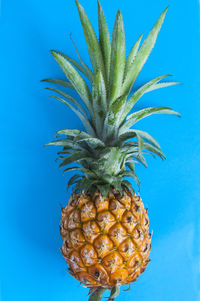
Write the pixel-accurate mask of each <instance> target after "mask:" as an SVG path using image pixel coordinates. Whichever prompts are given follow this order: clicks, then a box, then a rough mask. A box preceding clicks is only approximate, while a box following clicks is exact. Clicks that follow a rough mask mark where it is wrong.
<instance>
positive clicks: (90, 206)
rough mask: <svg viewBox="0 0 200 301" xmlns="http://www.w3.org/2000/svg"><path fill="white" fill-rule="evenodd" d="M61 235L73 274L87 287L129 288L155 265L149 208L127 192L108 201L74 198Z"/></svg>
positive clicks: (66, 210) (65, 211) (64, 216)
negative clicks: (151, 255)
mask: <svg viewBox="0 0 200 301" xmlns="http://www.w3.org/2000/svg"><path fill="white" fill-rule="evenodd" d="M60 232H61V237H62V239H63V246H62V249H61V252H62V254H63V256H64V258H65V260H66V262H67V264H68V265H69V271H70V273H71V274H72V275H73V276H74V277H75V278H76V279H77V280H79V281H80V282H82V283H83V284H84V285H86V286H87V287H104V288H112V287H113V286H116V285H121V284H129V283H130V282H134V281H136V279H137V277H138V276H139V275H140V274H141V273H143V272H144V270H145V268H146V266H147V264H148V263H149V253H150V249H151V234H150V233H149V219H148V216H147V209H145V208H144V205H143V203H142V200H141V198H140V197H139V196H136V195H133V194H131V193H130V192H129V191H127V190H124V191H123V195H121V194H120V193H119V192H118V191H113V193H109V194H108V196H107V197H106V198H104V197H103V196H102V195H101V194H100V193H98V192H96V193H95V194H94V195H93V196H91V195H89V194H88V195H83V194H72V195H71V198H70V200H69V203H68V205H67V206H66V207H65V208H63V209H62V221H61V227H60Z"/></svg>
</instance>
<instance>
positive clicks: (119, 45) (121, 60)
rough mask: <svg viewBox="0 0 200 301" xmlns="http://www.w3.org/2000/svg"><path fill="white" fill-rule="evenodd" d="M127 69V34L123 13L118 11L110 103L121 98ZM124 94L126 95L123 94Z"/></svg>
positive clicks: (114, 34)
mask: <svg viewBox="0 0 200 301" xmlns="http://www.w3.org/2000/svg"><path fill="white" fill-rule="evenodd" d="M124 68H125V34H124V23H123V19H122V15H121V12H120V11H118V13H117V16H116V19H115V25H114V29H113V35H112V50H111V69H110V85H109V92H110V97H109V98H110V99H109V101H110V103H111V104H112V103H113V102H114V101H115V100H116V99H117V98H118V97H119V96H121V86H122V82H123V77H124ZM123 94H124V93H123Z"/></svg>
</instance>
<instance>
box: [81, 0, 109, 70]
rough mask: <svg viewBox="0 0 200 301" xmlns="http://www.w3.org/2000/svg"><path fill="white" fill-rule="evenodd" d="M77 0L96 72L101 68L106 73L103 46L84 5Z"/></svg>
mask: <svg viewBox="0 0 200 301" xmlns="http://www.w3.org/2000/svg"><path fill="white" fill-rule="evenodd" d="M75 1H76V5H77V8H78V12H79V16H80V20H81V23H82V27H83V31H84V35H85V40H86V43H87V47H88V52H89V56H90V60H91V63H92V67H93V70H94V72H95V73H96V72H97V71H98V70H101V72H102V74H103V75H105V68H104V62H103V56H102V53H101V48H100V46H99V43H98V40H97V37H96V34H95V31H94V29H93V27H92V25H91V23H90V20H89V18H88V16H87V14H86V13H85V11H84V9H83V7H82V6H81V5H80V3H79V2H78V0H75Z"/></svg>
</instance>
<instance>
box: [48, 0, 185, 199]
mask: <svg viewBox="0 0 200 301" xmlns="http://www.w3.org/2000/svg"><path fill="white" fill-rule="evenodd" d="M76 5H77V8H78V12H79V16H80V20H81V23H82V27H83V31H84V35H85V40H86V43H87V47H88V52H89V56H90V60H91V64H92V70H91V69H90V68H89V67H88V66H87V65H86V64H85V63H84V62H83V60H82V58H81V57H80V54H79V52H78V50H77V48H76V45H75V44H74V42H73V41H72V42H73V44H74V46H75V50H76V52H77V55H78V58H79V61H80V62H77V61H75V60H74V59H72V58H70V57H69V56H67V55H65V54H64V53H62V52H60V51H55V50H52V51H51V53H52V55H53V57H54V58H55V60H56V62H57V63H58V65H59V66H60V68H61V69H62V71H63V72H64V74H65V76H66V77H67V80H60V79H44V80H43V81H46V82H48V83H53V84H57V85H60V86H62V87H64V88H67V89H71V90H75V91H76V92H77V94H78V95H79V97H80V98H81V101H80V102H79V101H77V100H76V99H75V98H73V97H72V96H71V95H69V94H67V93H66V92H64V91H61V90H59V89H54V88H47V89H48V90H50V91H52V92H55V93H56V94H57V95H59V96H55V95H52V96H51V97H53V98H54V99H57V100H59V101H61V102H63V103H64V104H65V105H67V106H68V107H69V108H70V109H71V110H73V111H74V113H75V114H77V115H78V117H79V118H80V119H81V121H82V123H83V125H84V127H85V130H86V131H80V130H77V129H64V130H60V131H58V132H57V133H56V139H57V140H55V141H53V142H50V143H48V144H47V145H58V146H62V147H63V148H62V150H61V151H60V152H59V153H58V155H59V158H58V159H60V160H61V163H60V167H66V166H68V165H69V164H72V163H75V166H73V167H67V168H65V170H64V172H66V171H74V170H75V171H77V172H78V173H77V174H75V175H74V176H73V177H72V178H71V179H70V180H69V182H68V186H70V185H75V184H76V185H75V186H74V191H75V192H76V191H81V192H83V193H87V192H89V193H93V192H94V191H96V190H100V191H101V192H102V194H103V195H104V196H106V195H107V194H108V192H109V191H111V190H112V189H113V188H115V189H117V190H119V191H120V192H122V189H123V186H125V187H126V188H128V189H130V190H132V186H131V184H130V182H129V181H128V180H126V178H127V177H132V178H134V180H135V181H136V182H137V184H138V186H139V185H140V183H139V180H138V177H137V175H136V173H135V163H138V162H139V163H142V164H143V165H144V166H147V163H146V159H145V157H144V154H151V155H154V154H155V155H158V156H159V157H160V158H161V159H165V156H164V154H163V153H162V151H161V148H160V146H159V144H158V142H157V141H156V140H155V139H154V138H153V137H152V136H151V135H150V134H148V133H147V132H145V131H142V130H138V129H133V128H132V126H134V125H135V124H136V123H137V122H138V121H140V120H142V119H143V118H145V117H148V116H150V115H152V114H173V115H177V116H180V115H179V114H178V113H177V112H175V111H173V110H172V109H171V108H169V107H148V108H145V109H142V110H139V111H134V112H132V109H133V107H134V105H135V104H136V103H137V101H138V100H139V99H140V98H141V97H142V96H143V95H144V94H145V93H147V92H150V91H152V90H156V89H160V88H164V87H168V86H172V85H176V84H179V83H178V82H161V80H162V79H164V78H166V77H167V76H169V75H168V74H166V75H162V76H158V77H156V78H154V79H152V80H150V81H149V82H147V83H146V84H145V85H143V86H141V87H140V88H139V89H137V90H136V91H134V93H133V92H132V91H133V85H134V83H135V81H136V79H137V77H138V75H139V73H140V71H141V69H142V67H143V65H144V64H145V62H146V60H147V58H148V56H149V54H150V53H151V51H152V49H153V47H154V44H155V42H156V39H157V36H158V33H159V31H160V28H161V26H162V23H163V21H164V18H165V15H166V12H167V8H166V9H165V10H164V11H163V13H162V14H161V15H160V17H159V19H158V20H157V22H156V23H155V25H154V26H153V28H152V30H151V31H150V33H149V35H148V36H147V38H146V39H145V40H144V42H143V43H142V45H141V46H140V44H141V40H142V36H143V35H141V36H140V37H139V38H138V40H137V41H136V43H135V44H134V46H133V48H132V49H131V51H130V53H129V55H128V57H127V58H126V55H125V34H124V24H123V18H122V15H121V12H120V11H118V12H117V15H116V19H115V24H114V29H113V34H112V43H111V41H110V35H109V31H108V27H107V24H106V20H105V16H104V13H103V10H102V7H101V5H100V3H99V2H98V20H99V39H97V36H96V34H95V31H94V29H93V27H92V25H91V23H90V21H89V18H88V16H87V14H86V13H85V11H84V9H83V7H82V6H81V5H80V3H79V2H78V1H77V0H76ZM80 73H81V74H82V75H83V76H82V75H81V74H80ZM90 85H91V86H92V89H89V86H90ZM130 139H131V140H130Z"/></svg>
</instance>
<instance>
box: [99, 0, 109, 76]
mask: <svg viewBox="0 0 200 301" xmlns="http://www.w3.org/2000/svg"><path fill="white" fill-rule="evenodd" d="M98 17H99V44H100V47H101V51H102V54H103V59H104V63H105V69H106V79H107V82H108V81H109V76H110V60H111V43H110V35H109V31H108V27H107V24H106V19H105V16H104V13H103V9H102V7H101V5H100V3H99V1H98Z"/></svg>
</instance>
